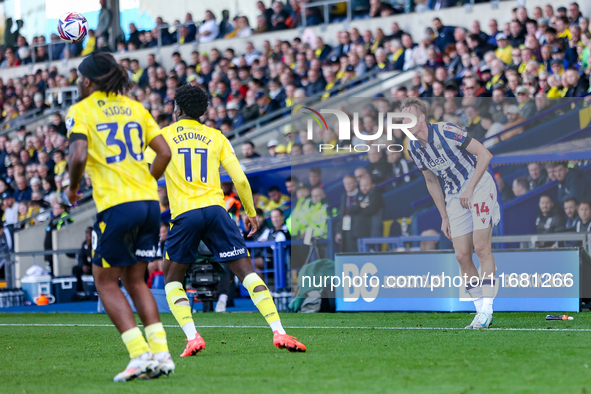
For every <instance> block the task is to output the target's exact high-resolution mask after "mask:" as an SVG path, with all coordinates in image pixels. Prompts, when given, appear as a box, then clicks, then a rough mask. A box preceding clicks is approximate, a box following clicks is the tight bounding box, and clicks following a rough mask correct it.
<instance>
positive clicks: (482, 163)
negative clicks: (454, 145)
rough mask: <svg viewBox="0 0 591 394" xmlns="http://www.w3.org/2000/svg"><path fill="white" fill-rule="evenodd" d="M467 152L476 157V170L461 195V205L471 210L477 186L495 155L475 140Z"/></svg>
mask: <svg viewBox="0 0 591 394" xmlns="http://www.w3.org/2000/svg"><path fill="white" fill-rule="evenodd" d="M466 150H467V151H468V152H470V153H472V154H473V155H474V156H476V168H475V170H474V175H473V176H472V179H470V183H469V184H468V187H467V188H466V191H465V192H463V193H462V194H461V195H460V204H462V207H464V208H466V209H470V202H471V201H472V195H473V194H474V189H476V185H478V182H480V179H482V176H483V175H484V173H485V172H486V170H487V168H488V165H489V164H490V161H491V159H492V157H493V155H492V153H490V151H489V150H488V149H486V148H485V147H484V145H482V144H481V143H480V142H478V141H477V140H475V139H474V138H472V139H471V140H470V143H469V144H468V146H467V147H466Z"/></svg>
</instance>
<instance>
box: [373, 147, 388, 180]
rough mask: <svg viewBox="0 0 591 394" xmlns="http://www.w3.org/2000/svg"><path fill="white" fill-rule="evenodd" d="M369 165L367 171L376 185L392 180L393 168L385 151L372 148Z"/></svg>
mask: <svg viewBox="0 0 591 394" xmlns="http://www.w3.org/2000/svg"><path fill="white" fill-rule="evenodd" d="M367 157H368V160H369V165H368V166H367V171H368V172H369V175H370V177H371V180H372V181H373V183H374V184H380V183H382V182H384V181H385V180H387V179H390V178H392V166H391V165H390V164H389V163H388V160H387V159H386V155H385V154H384V151H383V150H379V148H377V147H372V148H371V149H370V150H369V152H368V153H367Z"/></svg>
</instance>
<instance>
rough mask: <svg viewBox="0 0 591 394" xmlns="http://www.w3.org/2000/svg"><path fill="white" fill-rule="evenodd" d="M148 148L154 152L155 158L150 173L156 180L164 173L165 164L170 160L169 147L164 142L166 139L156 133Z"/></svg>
mask: <svg viewBox="0 0 591 394" xmlns="http://www.w3.org/2000/svg"><path fill="white" fill-rule="evenodd" d="M149 146H150V148H152V149H153V150H154V152H156V158H155V159H154V162H153V163H152V166H151V167H150V173H151V174H152V176H153V177H154V178H155V179H156V180H158V179H160V177H161V176H162V174H164V171H165V170H166V166H168V163H169V162H170V158H171V157H172V153H170V147H169V146H168V144H167V143H166V140H165V139H164V137H162V136H161V135H158V136H156V137H154V138H153V139H152V141H150V144H149Z"/></svg>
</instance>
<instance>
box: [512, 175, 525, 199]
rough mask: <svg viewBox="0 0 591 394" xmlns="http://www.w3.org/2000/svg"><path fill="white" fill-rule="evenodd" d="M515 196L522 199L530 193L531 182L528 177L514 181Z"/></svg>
mask: <svg viewBox="0 0 591 394" xmlns="http://www.w3.org/2000/svg"><path fill="white" fill-rule="evenodd" d="M512 191H513V194H514V195H515V197H521V196H523V195H524V194H526V193H527V192H528V191H529V181H528V180H527V178H526V177H524V176H520V177H519V178H515V179H514V180H513V187H512Z"/></svg>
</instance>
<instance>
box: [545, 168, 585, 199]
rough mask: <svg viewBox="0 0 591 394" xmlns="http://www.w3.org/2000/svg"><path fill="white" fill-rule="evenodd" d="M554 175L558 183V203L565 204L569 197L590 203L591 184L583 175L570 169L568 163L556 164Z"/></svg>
mask: <svg viewBox="0 0 591 394" xmlns="http://www.w3.org/2000/svg"><path fill="white" fill-rule="evenodd" d="M554 175H555V176H556V180H557V181H558V201H559V202H560V203H564V201H565V200H566V199H567V198H568V197H574V198H576V199H577V201H589V199H590V198H591V184H589V181H587V179H585V177H584V176H583V174H582V173H581V172H580V171H578V170H576V169H574V168H568V164H567V163H566V162H561V163H556V165H555V166H554Z"/></svg>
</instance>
